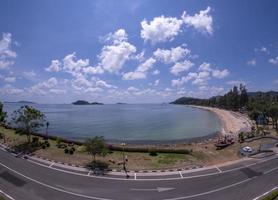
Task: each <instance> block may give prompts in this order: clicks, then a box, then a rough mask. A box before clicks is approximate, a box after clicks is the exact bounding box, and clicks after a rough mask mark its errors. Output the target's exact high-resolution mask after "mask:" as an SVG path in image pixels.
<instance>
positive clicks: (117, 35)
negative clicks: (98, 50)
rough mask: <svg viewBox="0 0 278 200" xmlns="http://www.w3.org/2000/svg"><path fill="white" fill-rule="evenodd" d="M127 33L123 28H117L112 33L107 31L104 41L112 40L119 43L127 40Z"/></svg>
mask: <svg viewBox="0 0 278 200" xmlns="http://www.w3.org/2000/svg"><path fill="white" fill-rule="evenodd" d="M127 37H128V35H127V34H126V32H125V30H124V29H118V30H117V31H115V32H114V33H109V34H108V35H107V36H106V37H105V41H106V42H112V43H114V44H119V43H121V42H124V41H127Z"/></svg>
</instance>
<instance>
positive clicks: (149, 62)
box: [136, 58, 156, 72]
mask: <svg viewBox="0 0 278 200" xmlns="http://www.w3.org/2000/svg"><path fill="white" fill-rule="evenodd" d="M155 62H156V60H155V59H153V58H149V59H148V60H146V61H145V62H144V63H141V64H140V65H139V66H138V68H137V70H136V71H138V72H147V71H148V70H150V69H151V68H152V67H153V65H154V63H155Z"/></svg>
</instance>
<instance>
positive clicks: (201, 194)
mask: <svg viewBox="0 0 278 200" xmlns="http://www.w3.org/2000/svg"><path fill="white" fill-rule="evenodd" d="M0 165H1V166H3V167H5V168H7V169H8V170H10V171H12V172H14V173H16V174H18V175H20V176H22V177H24V178H26V179H28V180H31V181H33V182H35V183H37V184H40V185H42V186H45V187H47V188H50V189H53V190H56V191H59V192H63V193H66V194H70V195H74V196H78V197H83V198H88V199H97V200H108V199H104V198H100V197H93V196H88V195H83V194H78V193H74V192H70V191H67V190H64V189H61V188H57V187H53V186H51V185H48V184H45V183H42V182H40V181H38V180H35V179H33V178H30V177H28V176H26V175H24V174H22V173H20V172H17V171H16V170H14V169H11V168H10V167H8V166H6V165H4V164H2V163H0ZM277 169H278V168H277V167H276V168H273V169H272V170H269V171H268V172H269V173H270V172H272V171H274V170H277ZM254 178H257V177H252V178H247V179H245V180H242V181H240V182H237V183H233V184H231V185H227V186H224V187H221V188H217V189H215V190H210V191H207V192H203V193H199V194H194V195H190V196H184V197H177V198H171V199H164V200H180V199H188V198H193V197H198V196H203V195H207V194H211V193H214V192H219V191H221V190H225V189H228V188H231V187H234V186H237V185H240V184H242V183H245V182H248V181H251V180H252V179H254ZM170 189H171V190H172V189H174V188H156V190H157V191H158V192H159V190H160V191H166V190H170ZM131 190H132V189H131ZM133 190H142V189H138V188H137V189H136V188H133ZM148 190H154V189H148Z"/></svg>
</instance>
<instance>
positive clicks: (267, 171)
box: [264, 167, 278, 174]
mask: <svg viewBox="0 0 278 200" xmlns="http://www.w3.org/2000/svg"><path fill="white" fill-rule="evenodd" d="M276 169H278V167H275V168H273V169H270V170H268V171H266V172H264V174H268V173H270V172H272V171H274V170H276Z"/></svg>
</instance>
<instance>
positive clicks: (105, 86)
mask: <svg viewBox="0 0 278 200" xmlns="http://www.w3.org/2000/svg"><path fill="white" fill-rule="evenodd" d="M96 86H97V87H104V88H115V89H116V88H117V87H116V86H114V85H110V84H108V83H106V82H105V81H104V80H98V81H96Z"/></svg>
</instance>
